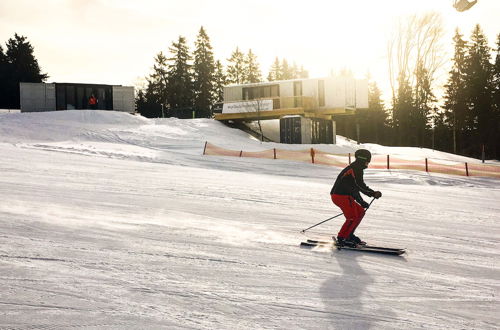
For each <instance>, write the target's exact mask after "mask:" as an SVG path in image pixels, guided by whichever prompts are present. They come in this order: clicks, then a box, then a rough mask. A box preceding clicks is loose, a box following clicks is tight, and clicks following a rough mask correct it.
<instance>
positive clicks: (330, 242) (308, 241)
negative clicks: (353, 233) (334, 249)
mask: <svg viewBox="0 0 500 330" xmlns="http://www.w3.org/2000/svg"><path fill="white" fill-rule="evenodd" d="M307 243H313V244H320V245H326V244H334V245H335V244H336V242H335V241H318V240H314V239H308V240H307ZM335 246H336V245H335ZM359 247H365V248H372V249H384V250H394V251H401V250H404V249H402V248H391V247H385V246H376V245H369V244H367V245H361V246H359ZM342 248H344V247H342Z"/></svg>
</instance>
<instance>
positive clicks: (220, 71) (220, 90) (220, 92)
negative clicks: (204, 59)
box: [214, 60, 227, 103]
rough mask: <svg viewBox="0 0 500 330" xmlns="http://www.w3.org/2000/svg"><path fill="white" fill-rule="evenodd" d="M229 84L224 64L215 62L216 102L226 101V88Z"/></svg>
mask: <svg viewBox="0 0 500 330" xmlns="http://www.w3.org/2000/svg"><path fill="white" fill-rule="evenodd" d="M226 84H227V79H226V75H225V73H224V68H223V66H222V63H221V62H220V61H219V60H217V62H215V75H214V99H215V102H217V103H220V102H222V101H224V86H226Z"/></svg>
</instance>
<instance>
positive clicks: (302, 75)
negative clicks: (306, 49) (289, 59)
mask: <svg viewBox="0 0 500 330" xmlns="http://www.w3.org/2000/svg"><path fill="white" fill-rule="evenodd" d="M298 74H299V76H298V77H297V78H309V71H307V70H306V69H304V66H303V65H301V66H300V69H299V72H298Z"/></svg>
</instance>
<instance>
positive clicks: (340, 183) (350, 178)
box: [330, 160, 374, 203]
mask: <svg viewBox="0 0 500 330" xmlns="http://www.w3.org/2000/svg"><path fill="white" fill-rule="evenodd" d="M365 168H366V166H365V164H364V162H362V161H358V160H356V161H355V162H353V163H352V164H351V165H349V166H347V167H346V168H344V169H343V170H342V172H340V174H339V175H338V177H337V180H335V184H334V185H333V187H332V190H331V191H330V194H332V195H333V194H336V195H347V196H352V197H353V198H354V199H355V200H356V201H358V202H359V203H362V202H364V200H363V198H361V195H360V194H359V193H360V192H362V193H363V194H365V195H367V196H370V197H372V196H373V193H374V191H373V190H372V189H370V187H368V186H367V185H366V184H365V181H364V180H363V170H364V169H365Z"/></svg>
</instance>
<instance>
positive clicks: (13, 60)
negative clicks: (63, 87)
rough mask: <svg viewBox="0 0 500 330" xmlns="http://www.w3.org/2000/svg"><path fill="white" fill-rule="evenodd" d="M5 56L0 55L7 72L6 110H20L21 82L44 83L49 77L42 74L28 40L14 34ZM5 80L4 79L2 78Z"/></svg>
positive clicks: (3, 91) (4, 90)
mask: <svg viewBox="0 0 500 330" xmlns="http://www.w3.org/2000/svg"><path fill="white" fill-rule="evenodd" d="M6 46H7V50H6V52H5V55H0V56H1V57H2V59H0V61H3V62H4V63H3V65H2V66H3V68H4V69H3V70H5V71H7V79H6V80H5V86H4V88H5V89H3V90H2V93H4V95H6V99H5V100H4V104H2V105H1V106H2V107H4V108H15V109H19V96H20V95H19V83H20V82H35V83H39V82H43V81H45V80H46V79H47V78H48V75H47V74H45V73H42V72H41V71H42V70H41V68H40V66H39V65H38V61H37V59H36V58H35V56H34V49H33V46H32V45H31V43H30V42H28V41H27V38H26V37H24V36H19V35H18V34H17V33H16V34H14V38H11V39H9V40H8V41H7V43H6ZM2 53H3V52H2ZM2 80H3V78H2Z"/></svg>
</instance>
